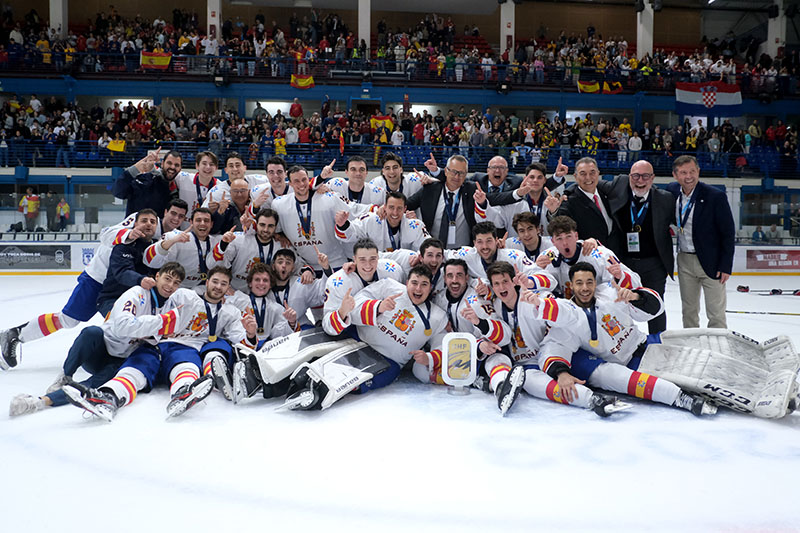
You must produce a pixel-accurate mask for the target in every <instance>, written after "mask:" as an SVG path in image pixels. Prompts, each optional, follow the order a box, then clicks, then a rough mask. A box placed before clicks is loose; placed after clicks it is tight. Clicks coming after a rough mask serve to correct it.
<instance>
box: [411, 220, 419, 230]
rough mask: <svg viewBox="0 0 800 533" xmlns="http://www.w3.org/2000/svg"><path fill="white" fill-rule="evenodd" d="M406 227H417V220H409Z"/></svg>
mask: <svg viewBox="0 0 800 533" xmlns="http://www.w3.org/2000/svg"><path fill="white" fill-rule="evenodd" d="M408 227H409V228H411V229H417V228H418V227H419V220H409V221H408Z"/></svg>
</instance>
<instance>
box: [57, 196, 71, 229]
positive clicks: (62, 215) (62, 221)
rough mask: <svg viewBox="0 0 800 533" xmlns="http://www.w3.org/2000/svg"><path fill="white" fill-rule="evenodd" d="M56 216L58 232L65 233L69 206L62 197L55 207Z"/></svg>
mask: <svg viewBox="0 0 800 533" xmlns="http://www.w3.org/2000/svg"><path fill="white" fill-rule="evenodd" d="M56 214H57V215H58V231H66V230H67V223H68V222H69V204H68V203H67V199H66V198H64V197H63V196H62V197H61V200H60V201H59V202H58V206H56Z"/></svg>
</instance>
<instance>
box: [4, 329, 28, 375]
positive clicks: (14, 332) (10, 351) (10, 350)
mask: <svg viewBox="0 0 800 533" xmlns="http://www.w3.org/2000/svg"><path fill="white" fill-rule="evenodd" d="M24 326H25V324H23V325H22V326H17V327H15V328H9V329H6V330H3V331H0V370H8V369H10V368H14V367H15V366H17V364H18V363H19V362H20V360H21V359H22V352H21V350H20V349H19V345H20V344H22V343H21V342H20V340H19V333H20V331H22V328H23V327H24Z"/></svg>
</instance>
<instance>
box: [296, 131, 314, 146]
mask: <svg viewBox="0 0 800 533" xmlns="http://www.w3.org/2000/svg"><path fill="white" fill-rule="evenodd" d="M297 142H299V143H301V144H308V143H310V142H311V128H308V127H306V128H303V129H301V130H300V131H298V132H297Z"/></svg>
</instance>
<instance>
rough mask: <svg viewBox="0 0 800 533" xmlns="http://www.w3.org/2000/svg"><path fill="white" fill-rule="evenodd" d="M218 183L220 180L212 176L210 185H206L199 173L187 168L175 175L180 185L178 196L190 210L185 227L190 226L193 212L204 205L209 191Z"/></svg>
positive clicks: (178, 185)
mask: <svg viewBox="0 0 800 533" xmlns="http://www.w3.org/2000/svg"><path fill="white" fill-rule="evenodd" d="M218 183H219V180H218V179H217V178H211V181H210V182H209V183H208V187H206V186H205V185H203V184H202V183H200V176H199V175H198V174H197V173H192V172H187V171H185V170H182V171H180V172H178V175H177V176H175V185H176V186H177V187H178V197H179V198H180V199H181V200H183V201H184V202H186V205H188V206H189V211H188V212H187V213H186V222H184V223H183V225H182V227H183V229H186V228H188V227H189V222H188V221H190V220H191V218H192V213H194V210H195V209H197V208H198V207H200V206H202V205H203V201H205V198H206V195H208V191H210V190H211V189H213V188H214V187H215V186H216V185H217V184H218ZM221 198H222V195H221V194H220V199H221Z"/></svg>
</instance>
